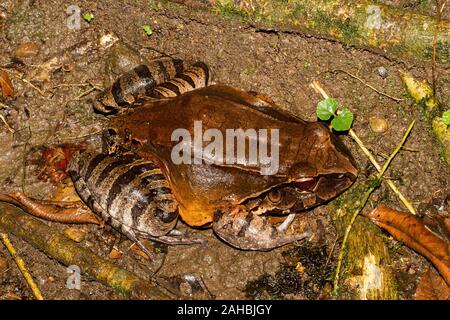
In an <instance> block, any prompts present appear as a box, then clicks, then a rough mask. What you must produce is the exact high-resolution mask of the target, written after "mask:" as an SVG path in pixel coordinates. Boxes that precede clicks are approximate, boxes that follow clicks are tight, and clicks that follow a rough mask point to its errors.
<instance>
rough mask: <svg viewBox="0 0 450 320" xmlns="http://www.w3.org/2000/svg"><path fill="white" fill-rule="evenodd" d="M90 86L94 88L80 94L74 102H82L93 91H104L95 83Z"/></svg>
mask: <svg viewBox="0 0 450 320" xmlns="http://www.w3.org/2000/svg"><path fill="white" fill-rule="evenodd" d="M89 85H91V86H92V88H89V89H88V90H86V91H84V92H82V93H81V94H79V95H78V96H76V97H75V99H74V100H80V99H81V98H82V97H84V96H86V95H88V94H89V93H91V92H92V91H95V90H99V91H101V90H102V88H101V87H99V86H97V85H96V84H95V83H92V82H89Z"/></svg>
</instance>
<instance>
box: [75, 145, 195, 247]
mask: <svg viewBox="0 0 450 320" xmlns="http://www.w3.org/2000/svg"><path fill="white" fill-rule="evenodd" d="M68 174H69V176H70V177H71V179H72V181H73V183H74V186H75V188H76V190H77V192H78V194H79V195H80V197H81V199H82V200H83V201H84V202H85V203H86V204H87V205H88V207H89V208H91V209H92V210H93V211H94V212H95V213H97V214H98V215H100V216H101V217H103V219H104V220H105V222H106V223H108V224H110V225H111V226H112V227H114V228H116V229H117V230H118V231H120V232H122V233H123V234H124V235H126V236H127V237H128V238H130V239H131V240H132V241H134V242H135V243H136V244H137V245H138V246H139V247H140V248H141V249H142V250H143V251H144V252H145V253H146V254H148V255H149V254H150V253H149V252H148V250H147V249H146V248H145V246H144V245H143V244H142V242H141V241H140V240H139V238H146V239H149V240H152V241H157V242H162V243H167V244H194V243H203V241H202V240H199V239H192V238H189V237H184V236H183V235H176V234H175V235H174V234H173V233H171V231H172V230H173V228H174V227H175V224H176V222H177V218H178V203H177V201H176V199H175V197H174V196H173V194H172V191H171V189H170V186H169V183H168V181H167V179H166V177H165V176H164V174H163V172H162V171H161V169H160V168H159V167H158V166H157V165H156V164H155V163H153V162H152V161H148V160H144V159H142V158H140V157H139V156H137V155H136V154H133V153H122V154H114V155H108V154H105V153H98V152H90V151H84V152H79V153H76V154H74V158H73V159H72V160H71V162H70V164H69V167H68Z"/></svg>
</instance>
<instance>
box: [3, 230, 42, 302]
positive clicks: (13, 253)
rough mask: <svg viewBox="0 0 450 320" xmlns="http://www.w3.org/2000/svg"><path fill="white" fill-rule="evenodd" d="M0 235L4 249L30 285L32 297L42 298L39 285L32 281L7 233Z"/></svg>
mask: <svg viewBox="0 0 450 320" xmlns="http://www.w3.org/2000/svg"><path fill="white" fill-rule="evenodd" d="M0 237H1V238H2V241H3V244H4V245H5V247H6V249H7V250H8V252H9V253H10V254H11V257H13V259H14V261H15V262H16V264H17V267H19V270H20V272H21V273H22V275H23V277H24V278H25V281H26V282H27V284H28V286H29V287H30V289H31V292H33V295H34V297H35V298H36V299H37V300H44V297H43V296H42V293H41V290H39V287H38V286H37V285H36V283H35V282H34V280H33V277H32V276H31V275H30V273H29V272H28V269H27V267H26V265H25V262H24V261H23V260H22V258H21V257H20V256H19V255H18V254H17V252H16V250H15V249H14V247H13V245H12V243H11V241H10V240H9V237H8V235H7V234H6V233H0Z"/></svg>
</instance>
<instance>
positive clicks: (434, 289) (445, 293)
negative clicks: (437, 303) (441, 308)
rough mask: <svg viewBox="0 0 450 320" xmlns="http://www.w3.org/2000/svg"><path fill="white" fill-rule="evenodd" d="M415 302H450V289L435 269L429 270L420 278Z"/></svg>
mask: <svg viewBox="0 0 450 320" xmlns="http://www.w3.org/2000/svg"><path fill="white" fill-rule="evenodd" d="M414 299H415V300H450V287H449V286H448V285H447V284H446V283H445V281H444V279H442V277H441V276H440V275H439V274H438V273H437V272H436V271H434V270H433V269H431V268H430V269H428V270H427V271H425V273H424V274H423V275H422V277H421V278H420V282H419V285H418V286H417V289H416V293H415V294H414Z"/></svg>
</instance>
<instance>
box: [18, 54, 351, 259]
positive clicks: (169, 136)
mask: <svg viewBox="0 0 450 320" xmlns="http://www.w3.org/2000/svg"><path fill="white" fill-rule="evenodd" d="M209 82H210V70H209V68H208V66H207V65H205V64H204V63H201V62H198V63H195V64H193V65H190V66H185V65H184V63H183V62H182V61H181V60H176V59H172V58H160V59H156V60H153V61H151V62H150V63H149V64H147V65H139V66H137V67H135V68H134V69H132V70H130V71H129V72H127V73H125V74H123V75H121V76H120V77H119V78H117V79H116V80H115V81H114V83H113V84H112V86H111V87H110V88H108V89H107V90H105V91H104V92H102V93H101V94H100V95H99V96H98V97H97V99H96V102H95V106H94V108H95V110H96V111H97V112H100V113H103V114H106V115H107V116H109V117H110V121H109V126H108V128H107V129H105V130H104V132H103V136H102V138H103V139H102V140H103V148H102V150H101V151H98V150H89V149H86V150H80V151H77V152H75V153H74V154H73V156H72V158H71V159H70V162H69V165H68V168H67V172H68V175H69V176H70V178H71V179H72V181H73V184H74V186H75V189H76V191H77V193H78V194H79V196H80V197H81V199H82V200H83V202H84V203H85V204H86V205H87V206H88V207H89V208H90V210H92V211H93V212H94V213H95V214H97V216H101V217H102V218H103V220H104V221H105V222H106V223H108V224H110V225H111V226H113V227H114V228H116V229H117V230H119V231H120V232H122V233H123V234H125V235H126V236H127V237H129V238H130V239H131V240H133V241H134V242H136V244H137V245H138V246H139V247H140V248H141V249H142V250H144V252H146V253H147V254H150V253H149V252H148V250H147V249H146V247H145V246H144V245H143V244H142V243H141V241H140V240H139V239H140V238H145V239H150V240H153V241H159V242H163V243H168V244H189V243H196V242H199V239H190V238H187V237H184V235H183V234H181V233H180V232H177V231H176V230H175V229H174V227H175V224H176V223H177V219H178V217H179V216H180V217H181V219H182V220H183V221H184V222H185V223H186V224H188V225H190V226H192V227H204V226H212V228H213V230H214V232H215V233H216V234H217V236H218V237H220V238H221V239H222V240H224V241H226V242H227V243H229V244H231V245H232V246H234V247H237V248H240V249H245V250H269V249H272V248H275V247H278V246H282V245H285V244H288V243H291V242H293V241H296V240H300V239H303V238H305V237H308V236H309V235H310V233H311V232H310V231H309V230H304V232H301V233H299V234H288V233H287V232H286V230H287V226H289V223H290V222H291V221H292V220H293V218H294V216H295V213H298V212H300V211H305V210H306V209H309V208H312V207H314V206H317V205H320V204H322V203H324V202H326V201H328V200H330V199H332V198H333V197H335V196H337V195H338V194H340V193H341V192H343V191H344V190H345V189H347V188H348V187H349V186H350V185H351V184H352V183H353V181H354V180H355V179H356V176H357V169H356V167H355V165H354V161H353V159H352V157H351V155H350V154H349V152H348V151H347V150H346V149H345V147H343V146H342V144H341V143H340V141H339V140H338V138H337V137H335V136H334V134H333V133H332V132H330V130H329V128H327V127H326V126H325V125H323V124H321V123H319V122H306V121H303V120H302V119H300V118H298V117H295V116H293V115H291V114H289V113H287V112H286V111H283V110H281V109H280V108H279V107H277V106H276V105H274V103H273V102H272V101H271V100H270V99H269V98H266V97H263V96H259V95H258V94H256V93H252V92H244V91H241V90H239V89H236V88H233V87H230V86H226V85H221V84H210V83H209ZM195 123H201V126H202V130H203V132H213V133H215V135H217V134H219V135H220V134H223V136H226V133H227V130H228V129H242V130H243V132H247V133H248V132H262V131H260V130H268V131H270V132H274V131H273V130H277V138H278V139H277V140H274V141H275V142H274V143H272V146H271V147H272V151H273V150H275V149H273V148H274V147H276V150H277V153H278V158H277V159H276V160H277V168H276V169H277V170H276V171H275V172H271V173H270V174H267V172H266V173H264V170H263V169H265V168H266V167H265V166H266V165H267V163H265V164H264V163H262V161H259V160H258V161H248V159H247V160H246V161H240V162H237V163H230V162H224V161H222V162H219V161H213V160H211V159H209V160H210V161H207V160H208V159H206V158H205V159H203V161H201V160H200V161H195V160H198V159H194V161H193V163H184V162H181V163H179V162H180V161H174V160H173V152H174V148H176V147H177V146H178V147H180V141H179V139H173V133H174V132H175V131H176V130H177V129H180V128H181V129H182V130H184V131H182V132H184V133H189V134H190V135H191V136H194V135H195V134H196V132H195V130H196V128H195ZM208 129H211V130H213V131H211V130H209V131H208ZM248 130H254V131H248ZM272 137H273V134H272V133H271V138H272ZM178 138H179V137H178ZM210 140H211V139H210ZM268 140H269V138H268V136H267V135H266V136H264V135H256V136H255V135H253V136H246V137H245V139H244V141H245V142H246V143H247V145H246V146H244V150H245V152H246V154H247V153H249V152H250V151H251V150H250V145H251V143H252V142H253V143H254V144H253V146H261V145H264V143H266V145H267V141H268ZM271 142H272V140H271ZM209 143H210V141H205V140H201V141H200V144H199V142H198V141H197V140H196V139H191V140H186V141H184V144H183V145H182V147H183V148H184V150H194V152H193V153H194V158H195V157H196V155H197V154H198V152H197V153H196V152H195V150H196V148H197V149H198V148H199V147H200V148H203V150H205V149H204V148H207V146H208V144H209ZM223 144H225V142H223ZM274 144H275V145H274ZM232 151H233V152H234V150H232ZM211 154H212V153H210V155H211ZM216 154H217V151H216ZM201 155H203V156H204V155H205V153H204V152H203V153H201V152H200V157H201ZM215 160H217V159H216V158H215ZM175 162H176V163H175ZM22 200H23V199H22ZM15 201H16V204H19V205H21V206H22V207H24V206H25V205H24V203H23V201H20V199H18V198H17V197H16V199H15ZM49 206H52V208H55V207H57V210H54V211H49ZM74 209H75V210H79V209H80V206H79V205H75V206H74V205H73V204H72V205H70V204H67V203H66V204H64V203H58V204H56V203H49V202H44V201H36V202H35V203H34V212H33V214H35V215H37V216H41V217H43V218H47V219H50V220H57V221H61V219H60V218H58V219H59V220H58V219H57V218H56V216H58V217H60V216H61V214H62V212H64V210H72V211H73V210H74ZM28 211H30V210H28ZM43 211H46V213H45V214H39V213H42V212H43ZM57 211H58V212H57ZM72 213H73V212H72ZM91 214H92V213H91ZM75 215H78V217H77V218H78V219H74V220H77V221H73V222H83V221H82V220H83V219H82V218H81V216H85V213H83V214H81V215H80V214H79V212H78V211H76V214H75ZM72 216H74V215H73V214H72ZM270 216H287V218H286V220H285V221H284V222H283V223H281V224H279V225H274V224H273V223H271V222H270V221H269V219H268V218H269V217H270ZM66 220H68V218H67V219H66ZM88 220H89V221H88ZM66 222H69V221H66ZM84 222H92V219H91V218H89V219H87V220H86V221H84Z"/></svg>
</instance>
